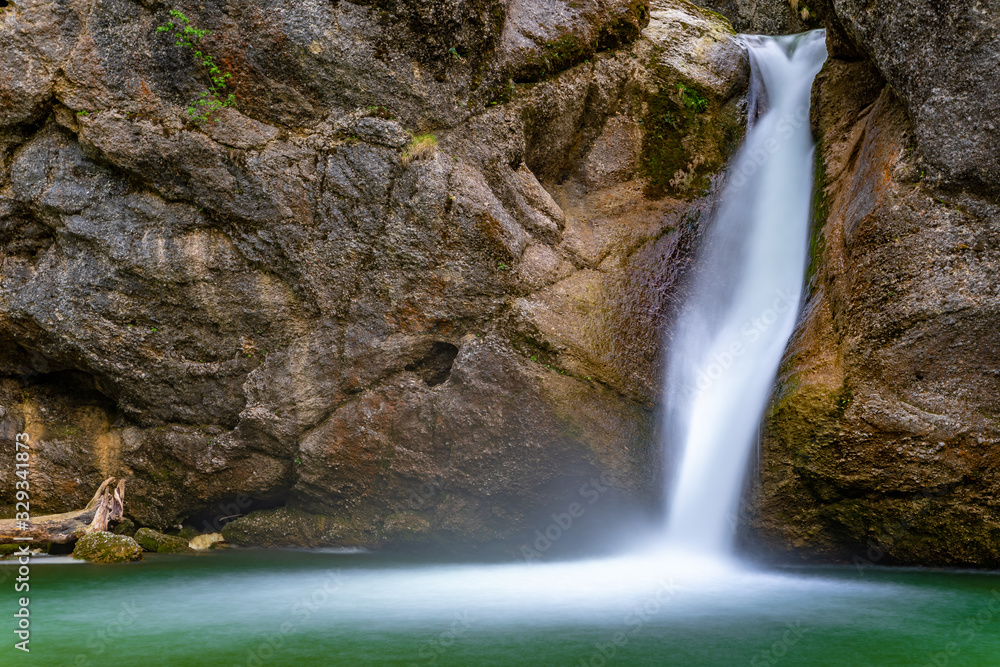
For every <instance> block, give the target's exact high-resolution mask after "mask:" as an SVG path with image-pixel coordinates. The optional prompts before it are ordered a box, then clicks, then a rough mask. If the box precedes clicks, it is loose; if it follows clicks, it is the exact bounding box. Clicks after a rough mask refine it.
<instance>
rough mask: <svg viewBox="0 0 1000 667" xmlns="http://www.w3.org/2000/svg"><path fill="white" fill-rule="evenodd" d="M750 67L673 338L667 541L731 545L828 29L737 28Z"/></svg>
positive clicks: (787, 317) (767, 383) (775, 344)
mask: <svg viewBox="0 0 1000 667" xmlns="http://www.w3.org/2000/svg"><path fill="white" fill-rule="evenodd" d="M741 39H742V41H743V43H744V44H745V45H746V48H747V50H748V52H749V55H750V62H751V67H752V70H753V77H752V79H751V90H750V101H751V103H750V105H749V107H750V113H749V114H748V116H749V129H748V132H747V137H746V141H745V142H744V145H743V146H742V148H741V149H740V150H739V152H738V153H737V155H736V156H735V158H734V159H733V162H732V163H731V166H730V170H729V181H728V184H727V185H726V188H725V190H724V191H723V194H722V199H721V202H720V204H719V207H718V211H717V214H716V215H715V217H714V218H713V220H712V222H711V224H710V226H709V228H708V230H707V231H706V233H705V237H704V241H703V243H702V246H701V248H700V250H699V256H698V258H697V262H696V265H695V271H694V275H693V277H692V284H691V293H690V296H689V297H688V301H687V303H686V304H685V306H684V307H683V308H682V309H681V311H680V314H679V317H678V320H677V323H676V325H675V328H674V331H673V337H672V339H671V340H670V343H669V354H668V358H667V384H666V391H665V401H666V409H665V411H664V413H665V420H666V421H665V428H664V440H665V443H666V446H667V450H666V451H665V459H666V461H667V464H668V474H667V485H668V487H667V488H668V489H669V492H668V494H667V508H666V509H667V524H666V530H667V542H668V544H669V545H670V546H671V547H672V548H676V549H679V550H683V551H687V552H695V553H699V552H701V553H707V554H712V555H723V554H725V553H727V552H728V551H729V550H731V548H732V542H733V535H734V532H735V531H734V527H735V523H736V522H735V517H736V516H737V514H738V505H739V501H740V495H741V491H742V487H743V477H744V474H745V471H746V468H747V466H748V459H749V456H750V453H751V451H752V449H753V447H754V444H755V442H756V437H757V429H758V426H759V424H760V419H761V416H762V414H763V411H764V409H765V407H766V405H767V401H768V397H769V394H770V391H771V387H772V384H773V382H774V377H775V375H776V373H777V370H778V364H779V363H780V361H781V357H782V354H783V353H784V350H785V345H786V344H787V342H788V338H789V336H791V334H792V330H793V328H794V326H795V320H796V317H797V315H798V310H799V302H800V299H801V296H802V287H803V281H804V273H805V268H806V257H807V247H808V241H809V221H810V204H811V195H812V179H813V150H814V148H813V141H812V133H811V131H810V125H809V99H810V90H811V88H812V81H813V78H815V76H816V74H817V73H818V72H819V70H820V68H821V67H822V65H823V62H824V61H825V60H826V36H825V31H822V30H815V31H812V32H808V33H803V34H801V35H793V36H785V37H761V36H756V35H745V36H742V37H741Z"/></svg>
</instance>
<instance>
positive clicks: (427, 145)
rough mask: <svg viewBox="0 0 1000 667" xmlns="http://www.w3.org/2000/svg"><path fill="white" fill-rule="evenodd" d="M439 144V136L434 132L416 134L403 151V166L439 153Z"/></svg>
mask: <svg viewBox="0 0 1000 667" xmlns="http://www.w3.org/2000/svg"><path fill="white" fill-rule="evenodd" d="M437 145H438V142H437V138H436V137H435V136H434V135H433V134H418V135H416V136H415V137H413V140H412V141H410V145H409V146H407V147H406V150H405V151H404V152H403V166H404V167H405V166H407V165H409V164H410V163H411V162H413V161H414V160H426V159H427V158H429V157H433V156H434V154H435V153H437Z"/></svg>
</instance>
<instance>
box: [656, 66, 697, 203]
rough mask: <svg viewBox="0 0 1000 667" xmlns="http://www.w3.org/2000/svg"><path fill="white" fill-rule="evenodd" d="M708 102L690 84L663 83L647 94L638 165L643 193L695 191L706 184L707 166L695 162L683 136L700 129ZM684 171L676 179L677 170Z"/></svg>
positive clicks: (695, 159) (662, 194)
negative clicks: (640, 156)
mask: <svg viewBox="0 0 1000 667" xmlns="http://www.w3.org/2000/svg"><path fill="white" fill-rule="evenodd" d="M708 106H709V103H708V100H707V98H705V96H704V95H703V94H702V93H701V92H700V91H698V90H697V88H695V87H694V86H693V85H684V84H679V85H678V86H676V87H674V86H671V85H664V86H661V87H660V90H659V91H658V92H657V93H656V94H655V95H653V96H652V97H651V98H650V100H649V105H648V111H647V113H646V116H645V117H644V118H643V121H642V124H643V127H644V128H645V130H646V133H645V135H644V136H643V140H642V168H643V175H644V176H645V177H646V181H647V188H646V195H647V196H649V197H651V198H659V197H662V196H664V195H665V194H666V193H667V192H669V191H673V192H678V191H679V190H693V191H699V190H702V189H703V188H705V187H706V186H707V185H708V175H709V174H710V173H711V171H712V169H711V167H710V166H709V165H708V164H699V163H698V158H697V157H696V156H695V155H692V154H691V152H690V151H689V149H688V148H687V147H686V146H685V138H686V137H688V136H689V135H691V134H698V133H700V132H701V131H702V129H703V122H702V121H703V119H702V114H704V112H705V111H706V110H707V109H708ZM688 171H689V172H690V173H689V174H688V176H687V177H686V178H684V179H683V180H682V181H679V180H678V179H677V176H678V173H679V172H688ZM672 181H673V184H672V183H671V182H672Z"/></svg>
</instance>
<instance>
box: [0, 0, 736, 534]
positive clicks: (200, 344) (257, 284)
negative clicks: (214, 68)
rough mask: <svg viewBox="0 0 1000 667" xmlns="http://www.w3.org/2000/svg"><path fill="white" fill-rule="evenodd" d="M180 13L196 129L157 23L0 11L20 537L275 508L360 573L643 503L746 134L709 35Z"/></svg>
mask: <svg viewBox="0 0 1000 667" xmlns="http://www.w3.org/2000/svg"><path fill="white" fill-rule="evenodd" d="M178 9H180V10H181V11H183V12H184V13H185V14H186V15H187V16H188V17H189V18H190V21H191V24H192V25H195V26H198V27H200V28H204V29H209V30H211V31H212V34H211V35H210V36H209V37H207V38H206V39H205V41H204V43H203V45H202V46H203V48H204V49H205V50H206V51H207V52H209V53H210V54H211V55H212V57H213V58H214V61H215V62H216V63H217V64H219V66H220V67H223V68H224V70H225V71H226V72H229V73H231V75H232V78H231V79H230V81H229V84H230V89H229V90H231V91H232V92H233V93H234V94H235V95H236V103H235V105H234V107H232V108H227V109H224V110H222V111H221V112H219V113H218V114H217V117H216V120H217V122H209V123H205V124H198V123H195V122H192V121H191V120H190V118H189V115H188V114H187V112H186V108H187V107H188V106H190V105H191V104H192V101H193V100H196V99H197V98H198V97H199V94H200V93H202V92H203V91H205V90H206V86H207V83H206V81H207V80H206V78H205V75H204V73H203V72H202V71H201V70H200V68H199V67H198V65H197V63H196V62H195V61H194V60H193V58H192V54H191V53H190V51H188V50H186V49H184V48H181V47H178V46H176V45H175V44H174V40H173V39H172V38H171V37H170V36H169V35H168V34H165V33H162V32H158V31H157V26H160V25H163V24H164V23H166V21H167V20H168V19H169V17H168V15H167V12H166V10H165V9H161V8H159V7H158V6H157V7H155V8H154V7H153V6H151V5H148V4H146V3H139V2H129V1H126V0H112V1H111V2H103V3H99V4H96V5H95V4H93V3H89V2H83V1H82V0H63V1H62V2H56V3H51V2H41V1H40V0H37V1H35V0H17V1H16V2H12V3H10V4H9V5H8V6H7V7H6V8H5V9H2V10H0V46H2V48H0V97H2V98H3V100H4V105H3V106H2V109H0V247H2V253H3V262H2V266H0V406H2V412H0V431H2V432H3V433H6V434H8V435H10V436H11V437H13V435H12V434H13V433H15V432H18V431H20V430H26V431H28V432H29V434H30V435H31V437H32V442H33V443H34V444H33V447H34V449H33V452H34V459H33V464H32V465H33V468H32V470H33V473H32V474H33V475H34V478H33V479H34V480H35V481H33V486H32V501H33V504H34V505H35V506H36V507H37V509H38V511H46V512H48V511H59V510H61V509H66V508H68V507H73V506H77V505H79V504H80V503H81V501H83V502H85V501H86V498H85V497H84V496H85V495H86V494H87V492H88V489H92V488H93V487H94V486H95V482H99V481H100V480H101V479H104V478H105V477H107V476H108V475H112V474H113V475H115V476H120V477H127V478H128V479H129V489H130V503H129V507H128V508H126V509H127V511H128V514H129V515H130V516H131V518H132V519H134V520H135V521H136V522H137V523H138V524H140V525H147V526H153V527H159V528H163V527H165V526H167V525H174V524H176V523H177V522H178V521H180V520H183V519H185V517H187V518H188V520H191V521H194V522H195V523H196V524H197V523H198V521H202V520H207V522H208V523H209V524H212V525H216V526H217V525H221V523H224V522H225V521H227V520H229V519H232V518H233V516H234V515H238V514H246V513H247V512H250V511H251V510H257V509H260V508H274V507H277V506H280V505H282V504H285V505H286V507H285V508H284V509H283V510H282V511H283V512H286V513H290V514H291V515H294V516H295V517H298V518H299V519H302V518H303V517H304V519H303V521H304V522H305V523H307V524H310V525H313V524H319V525H322V526H332V525H337V526H342V527H343V530H342V531H341V533H336V531H334V532H329V531H325V532H324V531H319V532H316V531H312V532H308V531H306V532H304V533H303V534H308V535H313V536H315V535H319V536H320V537H316V538H315V539H314V538H313V537H310V538H308V539H302V540H299V539H295V540H289V541H288V542H289V543H308V544H315V543H319V544H339V543H343V542H345V541H347V542H351V543H359V544H365V545H379V544H385V543H389V542H392V541H394V540H396V539H399V540H403V541H412V540H414V539H417V540H420V539H427V540H433V539H440V538H442V537H447V538H448V539H453V540H456V541H459V542H462V541H464V542H468V543H482V542H487V541H491V540H498V539H509V538H510V537H511V536H512V535H514V534H516V533H517V531H520V530H527V531H528V533H530V530H531V529H532V528H534V527H536V526H535V525H534V522H535V521H536V519H535V517H536V516H541V517H548V515H549V514H551V513H552V512H553V511H563V510H564V508H565V506H566V505H567V504H569V503H570V502H573V501H574V500H576V499H577V497H578V496H579V494H580V489H581V488H582V485H584V484H589V483H590V482H591V480H595V479H604V480H613V483H608V484H603V483H602V484H601V487H602V488H605V487H606V488H607V489H608V493H607V494H606V495H604V496H602V497H603V498H606V500H604V501H602V507H607V508H611V507H622V506H631V507H634V506H646V507H648V506H651V505H655V502H654V501H655V496H656V494H657V489H658V484H659V483H658V474H657V471H658V470H659V462H658V448H657V445H656V439H655V436H654V434H653V431H654V429H655V424H656V417H655V410H654V405H655V402H656V398H657V391H658V390H657V384H658V374H659V369H660V350H659V346H660V343H659V340H660V336H659V331H660V327H661V325H662V323H663V321H664V319H665V318H667V317H669V315H670V312H671V308H672V305H673V303H674V301H675V300H676V298H677V289H678V285H679V284H680V279H681V276H682V274H683V271H684V268H685V266H686V264H687V261H688V257H689V249H690V247H691V244H692V241H693V239H694V238H695V236H696V233H697V226H698V221H699V219H700V218H701V216H702V214H703V213H704V212H705V211H706V210H707V209H708V207H710V205H711V201H712V195H711V182H712V181H711V178H712V176H713V174H715V173H716V172H717V171H718V170H719V169H720V168H721V167H722V165H723V164H724V162H725V160H726V158H727V157H728V155H729V153H730V152H731V150H732V149H733V148H734V147H735V145H736V144H737V143H738V141H739V138H740V134H741V127H742V124H743V123H742V118H741V113H742V112H741V107H740V104H741V98H742V93H743V91H744V88H745V84H746V62H745V59H744V57H743V54H742V51H741V49H740V48H739V47H738V45H736V43H735V42H734V41H733V39H732V33H731V29H730V28H729V26H728V24H726V23H725V22H724V21H722V20H720V19H719V18H718V17H717V16H715V15H712V14H711V13H709V12H703V11H701V10H699V9H698V8H696V7H694V6H693V5H690V4H689V3H687V2H683V1H682V0H676V1H674V0H670V1H667V0H664V1H660V2H654V3H653V4H652V6H650V5H647V4H646V3H645V2H638V1H636V0H594V1H590V0H588V1H586V2H563V1H562V0H549V1H547V2H543V3H537V2H530V3H529V2H522V1H521V0H453V1H451V2H446V3H442V2H428V1H425V0H407V2H402V3H381V2H359V3H356V4H352V3H348V2H338V3H306V4H303V3H289V2H282V1H280V0H263V1H262V2H257V3H251V4H245V3H244V4H235V5H234V4H231V3H224V2H221V1H219V0H212V1H210V2H205V3H201V4H193V3H181V4H180V5H179V6H178ZM643 30H645V32H642V31H643ZM126 45H127V46H126ZM416 135H421V139H420V141H419V143H420V145H421V150H419V151H418V150H416V149H415V148H413V146H416V144H417V142H416V141H415V140H414V136H416ZM427 135H432V137H433V138H431V137H428V136H427ZM0 435H2V434H0ZM4 437H6V436H4ZM2 456H3V457H8V456H10V454H8V453H7V452H6V450H5V452H4V454H3V455H2ZM3 460H4V461H6V458H4V459H3ZM0 463H2V461H0ZM11 470H13V466H12V465H7V464H6V463H4V464H3V465H2V469H0V490H2V498H3V499H5V501H6V502H12V499H13V493H14V484H13V478H12V477H11V473H10V471H11ZM602 475H603V477H602ZM236 499H239V502H236ZM234 505H235V506H237V509H236V510H235V511H233V510H232V508H233V507H234ZM33 509H35V508H33ZM310 522H312V523H310ZM233 530H234V531H235V530H236V527H234V528H233ZM345 535H346V536H347V537H344V536H345ZM227 539H228V538H227ZM268 539H270V538H268ZM251 541H252V540H251Z"/></svg>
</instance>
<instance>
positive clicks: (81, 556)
mask: <svg viewBox="0 0 1000 667" xmlns="http://www.w3.org/2000/svg"><path fill="white" fill-rule="evenodd" d="M73 558H76V559H78V560H86V561H89V562H91V563H125V562H129V561H136V560H142V547H141V546H139V544H138V543H137V542H136V541H135V540H133V539H132V538H131V537H128V536H127V535H115V534H113V533H109V532H107V531H98V532H93V533H90V534H89V535H84V536H83V537H81V538H80V539H79V540H77V542H76V546H75V547H74V548H73Z"/></svg>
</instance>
